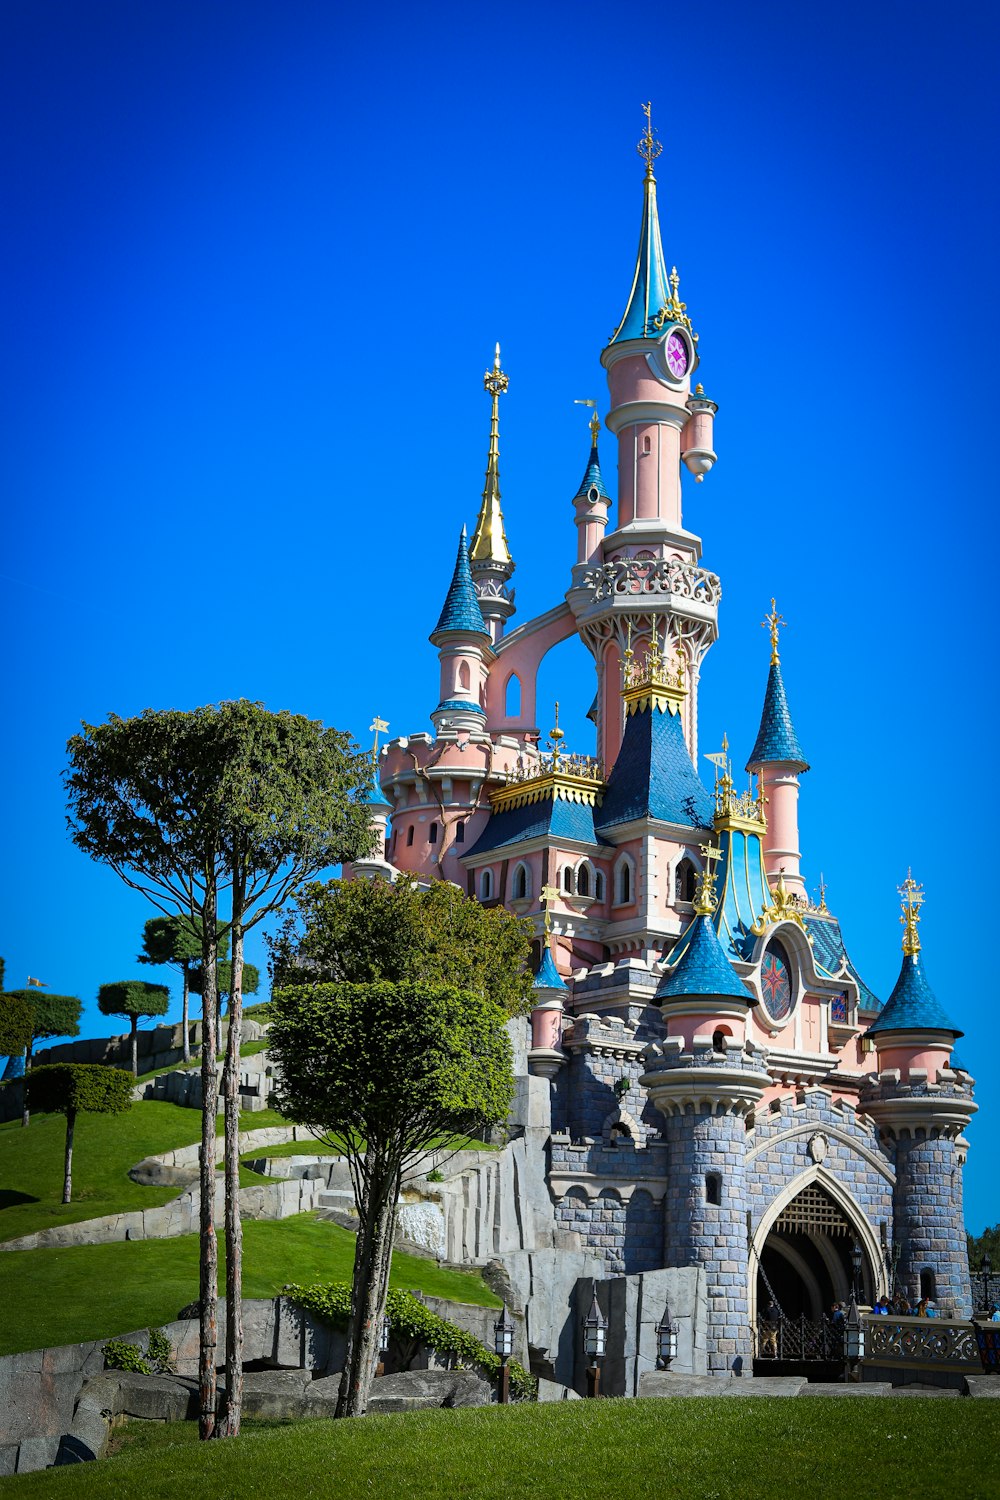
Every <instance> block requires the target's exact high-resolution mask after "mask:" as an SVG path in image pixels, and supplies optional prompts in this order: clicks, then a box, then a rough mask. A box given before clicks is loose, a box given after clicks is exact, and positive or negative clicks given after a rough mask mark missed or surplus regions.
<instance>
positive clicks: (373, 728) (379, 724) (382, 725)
mask: <svg viewBox="0 0 1000 1500" xmlns="http://www.w3.org/2000/svg"><path fill="white" fill-rule="evenodd" d="M388 728H389V721H388V719H380V718H379V716H378V714H376V715H375V717H374V719H372V721H371V723H370V724H369V726H368V733H369V734H372V733H374V735H375V741H374V743H373V745H372V760H378V737H379V735H380V734H384V733H385V731H386V730H387V729H388Z"/></svg>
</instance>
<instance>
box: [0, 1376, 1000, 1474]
mask: <svg viewBox="0 0 1000 1500" xmlns="http://www.w3.org/2000/svg"><path fill="white" fill-rule="evenodd" d="M134 1430H135V1429H132V1428H130V1429H129V1431H128V1437H130V1438H131V1436H132V1432H133V1431H134ZM195 1437H196V1430H195V1425H194V1424H193V1423H184V1424H179V1425H173V1424H172V1425H170V1426H160V1425H158V1424H152V1423H150V1424H146V1425H145V1427H144V1428H143V1429H141V1431H140V1432H139V1434H138V1439H137V1440H136V1441H135V1442H134V1444H133V1443H129V1446H128V1447H127V1448H126V1449H125V1451H124V1452H123V1453H121V1455H120V1456H119V1457H116V1458H111V1459H108V1460H106V1461H104V1462H103V1463H96V1464H80V1465H75V1466H73V1467H70V1468H65V1469H50V1470H48V1471H43V1472H42V1473H38V1474H27V1475H24V1476H23V1477H18V1478H15V1479H13V1480H10V1479H8V1480H0V1494H2V1495H7V1494H10V1495H14V1494H17V1495H19V1496H20V1495H24V1496H28V1497H34V1496H58V1497H60V1500H120V1497H121V1496H125V1495H142V1496H143V1497H144V1500H160V1497H162V1500H167V1497H176V1496H177V1495H183V1496H184V1500H237V1497H243V1496H248V1495H270V1494H281V1495H294V1496H296V1497H297V1500H320V1497H322V1500H328V1497H330V1496H332V1495H335V1496H336V1497H337V1500H362V1497H364V1500H369V1497H371V1496H373V1495H392V1496H396V1497H401V1500H402V1497H408V1496H419V1497H420V1500H514V1497H518V1500H519V1497H522V1496H523V1497H525V1500H527V1497H530V1500H566V1497H573V1500H579V1497H584V1500H591V1497H593V1500H597V1497H600V1500H607V1497H609V1496H614V1497H615V1500H647V1497H649V1496H655V1497H656V1500H788V1497H789V1496H803V1497H807V1500H844V1497H851V1496H875V1497H877V1500H912V1497H913V1496H919V1497H920V1500H977V1497H980V1496H981V1497H991V1500H992V1497H995V1496H996V1494H997V1478H996V1466H995V1454H996V1451H997V1444H998V1442H1000V1404H998V1403H994V1402H990V1401H955V1402H951V1401H933V1400H930V1401H921V1400H919V1399H907V1400H892V1399H888V1398H887V1399H885V1400H877V1399H874V1398H873V1399H872V1400H871V1401H866V1402H865V1403H864V1405H863V1406H862V1407H861V1409H860V1410H859V1409H858V1407H857V1406H856V1405H853V1404H851V1403H850V1402H848V1401H844V1400H824V1399H822V1398H820V1397H814V1398H812V1399H809V1398H798V1399H796V1400H779V1399H775V1398H771V1399H768V1398H767V1397H758V1398H752V1397H751V1398H741V1399H739V1400H732V1399H728V1398H727V1399H722V1400H718V1399H703V1400H686V1401H683V1400H678V1401H573V1402H565V1403H563V1404H560V1405H549V1406H510V1407H497V1406H493V1407H477V1408H472V1409H469V1410H465V1411H434V1412H414V1413H408V1414H405V1415H400V1416H391V1417H371V1418H366V1419H364V1420H362V1421H351V1422H300V1423H296V1424H294V1425H289V1426H287V1427H278V1428H270V1429H268V1428H266V1427H264V1426H263V1425H262V1426H261V1427H258V1428H256V1429H253V1430H248V1431H247V1432H246V1433H245V1434H244V1435H243V1436H241V1437H239V1438H237V1439H234V1440H230V1441H228V1442H214V1443H205V1444H197V1443H196V1441H195Z"/></svg>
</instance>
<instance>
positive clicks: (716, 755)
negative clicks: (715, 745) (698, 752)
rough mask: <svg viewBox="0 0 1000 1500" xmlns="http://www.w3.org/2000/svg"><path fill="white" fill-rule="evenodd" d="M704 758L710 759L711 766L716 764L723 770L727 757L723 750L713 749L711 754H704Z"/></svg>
mask: <svg viewBox="0 0 1000 1500" xmlns="http://www.w3.org/2000/svg"><path fill="white" fill-rule="evenodd" d="M705 759H706V760H710V761H711V762H712V765H713V766H718V767H719V770H720V771H724V770H725V768H726V760H727V759H728V757H727V755H726V752H725V751H724V750H713V752H712V754H711V755H706V756H705Z"/></svg>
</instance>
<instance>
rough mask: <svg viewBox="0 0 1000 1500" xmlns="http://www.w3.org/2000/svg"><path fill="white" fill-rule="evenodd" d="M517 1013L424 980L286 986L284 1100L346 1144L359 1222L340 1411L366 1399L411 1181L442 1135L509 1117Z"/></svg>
mask: <svg viewBox="0 0 1000 1500" xmlns="http://www.w3.org/2000/svg"><path fill="white" fill-rule="evenodd" d="M506 1022H507V1012H506V1010H505V1009H504V1008H503V1007H502V1006H500V1005H498V1004H497V1003H496V1001H494V1000H493V999H492V998H490V997H489V996H488V995H485V994H482V993H479V994H477V993H474V992H473V991H471V990H463V989H457V988H455V987H454V986H452V985H445V984H425V983H422V982H420V981H416V980H409V979H408V980H401V981H399V982H397V983H384V982H372V983H367V984H310V985H296V986H289V987H288V988H284V989H278V990H276V991H275V992H274V996H273V998H272V1000H271V1024H270V1029H269V1031H268V1049H269V1051H270V1052H271V1053H272V1055H273V1056H274V1058H275V1060H276V1062H277V1065H278V1069H279V1070H280V1082H279V1084H278V1108H279V1109H280V1110H281V1111H282V1113H283V1114H287V1115H289V1116H290V1117H291V1118H292V1119H293V1120H295V1121H297V1122H299V1123H301V1124H303V1125H308V1126H309V1127H310V1128H311V1129H312V1130H313V1131H314V1132H315V1133H316V1134H317V1135H318V1136H320V1138H321V1139H325V1140H327V1141H328V1142H331V1143H332V1142H333V1141H334V1140H336V1141H338V1142H340V1143H341V1145H340V1149H342V1150H344V1151H345V1153H346V1155H347V1159H348V1162H349V1164H350V1170H351V1177H352V1181H353V1184H354V1193H355V1199H356V1203H357V1208H358V1218H359V1221H360V1224H359V1230H358V1238H357V1245H356V1247H355V1255H354V1275H353V1280H352V1286H351V1317H350V1323H349V1325H348V1335H347V1356H346V1360H345V1364H344V1373H343V1376H342V1377H341V1382H340V1393H339V1397H338V1401H337V1415H338V1416H359V1415H361V1414H362V1413H363V1412H364V1411H365V1409H366V1407H367V1405H368V1396H369V1390H370V1386H371V1380H372V1375H373V1373H374V1368H375V1357H376V1354H377V1351H378V1338H379V1329H380V1328H381V1322H382V1316H383V1311H384V1308H385V1297H386V1292H387V1290H388V1282H389V1268H390V1262H391V1258H392V1237H393V1232H394V1229H395V1222H396V1205H397V1202H398V1199H399V1192H400V1188H401V1186H402V1183H403V1180H404V1177H405V1175H406V1173H407V1172H408V1171H412V1170H413V1169H414V1168H415V1167H416V1166H417V1165H418V1164H419V1163H420V1161H421V1160H422V1159H423V1158H424V1157H425V1156H426V1154H427V1152H428V1151H429V1150H430V1149H431V1147H432V1146H433V1145H434V1144H435V1142H438V1141H440V1140H441V1139H442V1138H445V1139H446V1140H447V1138H449V1137H453V1136H455V1135H459V1134H468V1133H469V1132H471V1131H474V1130H478V1129H481V1128H483V1127H486V1126H490V1125H495V1124H499V1123H500V1122H501V1121H502V1120H505V1119H506V1117H507V1112H508V1110H509V1108H510V1104H511V1100H512V1099H513V1095H514V1080H513V1076H512V1073H511V1044H510V1038H509V1036H508V1034H507V1026H506Z"/></svg>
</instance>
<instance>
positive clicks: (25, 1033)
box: [0, 991, 35, 1057]
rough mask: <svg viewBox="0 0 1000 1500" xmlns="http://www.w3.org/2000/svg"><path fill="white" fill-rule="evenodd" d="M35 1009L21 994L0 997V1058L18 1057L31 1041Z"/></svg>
mask: <svg viewBox="0 0 1000 1500" xmlns="http://www.w3.org/2000/svg"><path fill="white" fill-rule="evenodd" d="M34 1026H35V1008H34V1006H33V1005H32V1004H31V1001H30V1000H26V999H25V998H24V993H23V991H22V992H21V993H20V994H7V995H0V1057H17V1056H19V1055H20V1053H22V1052H24V1051H25V1050H26V1048H27V1046H28V1043H29V1042H30V1041H31V1037H32V1033H33V1031H34Z"/></svg>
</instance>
